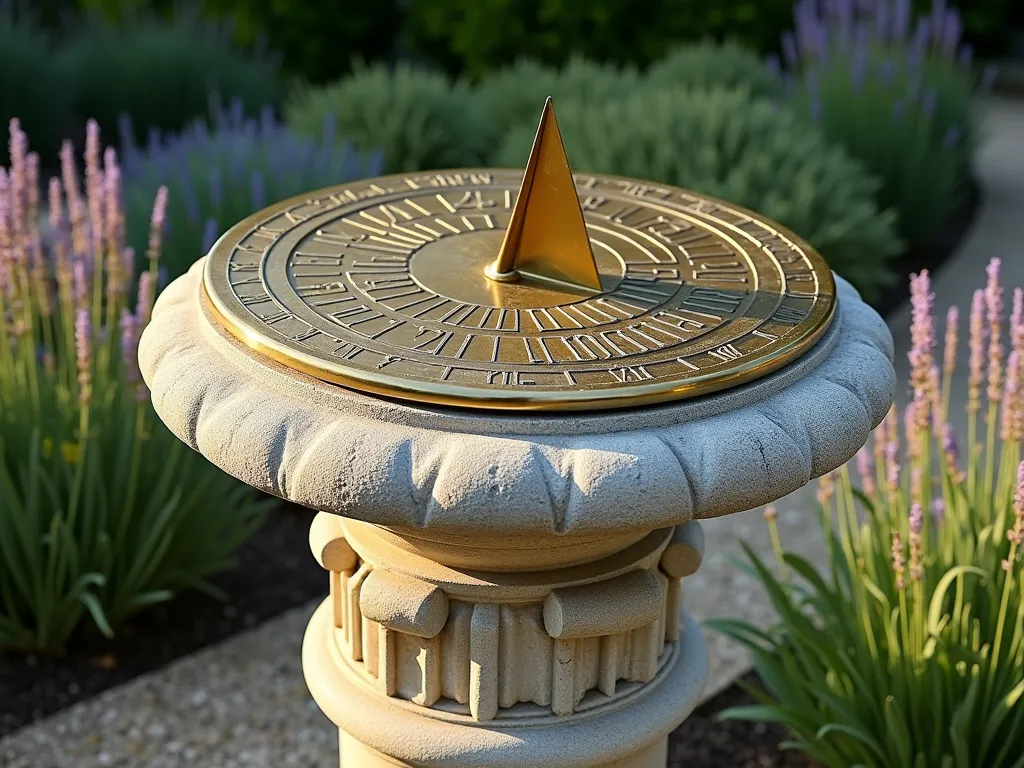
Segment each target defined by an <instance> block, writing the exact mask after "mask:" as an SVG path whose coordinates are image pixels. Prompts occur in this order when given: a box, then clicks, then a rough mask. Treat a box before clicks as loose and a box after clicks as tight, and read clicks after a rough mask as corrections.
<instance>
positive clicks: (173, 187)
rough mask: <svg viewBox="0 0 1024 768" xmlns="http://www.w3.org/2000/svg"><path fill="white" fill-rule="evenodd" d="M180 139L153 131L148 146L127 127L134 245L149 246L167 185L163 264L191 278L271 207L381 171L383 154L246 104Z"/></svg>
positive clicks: (326, 130)
mask: <svg viewBox="0 0 1024 768" xmlns="http://www.w3.org/2000/svg"><path fill="white" fill-rule="evenodd" d="M211 123H212V125H208V124H207V122H206V121H202V120H200V121H196V122H194V123H193V124H192V125H191V126H190V127H189V128H188V129H187V130H186V131H184V132H182V133H180V134H169V135H165V136H161V135H160V134H158V133H156V132H153V133H151V135H150V138H149V142H148V144H147V146H146V147H145V148H144V149H142V148H139V147H138V146H136V145H135V144H134V142H132V141H131V136H132V129H131V125H130V123H129V122H128V120H127V118H123V119H122V122H121V133H122V145H123V146H124V147H125V154H124V178H125V209H126V211H127V215H128V242H129V243H130V244H132V245H134V246H135V247H136V248H137V249H141V248H142V247H143V245H144V244H145V242H146V237H147V233H146V218H147V217H146V209H147V208H148V207H149V206H151V204H152V202H151V201H152V200H153V195H154V194H155V193H156V191H157V189H158V188H159V187H160V186H161V185H166V186H167V187H168V188H169V190H170V193H171V194H170V196H169V202H168V207H167V231H166V233H165V237H164V240H163V244H162V249H163V254H162V258H161V264H162V265H163V266H164V268H165V269H166V270H167V274H168V277H171V278H173V277H176V276H178V275H180V274H182V273H184V272H185V271H186V270H187V269H188V268H189V267H190V266H191V265H192V263H193V262H194V261H195V260H196V259H198V258H199V257H200V256H202V255H203V254H205V253H207V252H208V251H209V250H210V246H212V245H213V243H214V241H215V240H216V239H217V238H218V237H219V236H220V235H221V234H222V233H223V232H224V231H225V230H226V229H227V228H228V227H230V226H232V225H233V224H235V223H236V222H238V221H241V220H242V219H244V218H245V217H246V216H249V215H250V214H252V213H255V212H256V211H258V210H260V209H261V208H263V207H264V206H266V205H269V204H270V203H274V202H277V201H279V200H284V199H286V198H289V197H293V196H295V195H299V194H301V193H303V192H308V191H310V190H314V189H319V188H322V187H327V186H330V185H332V184H340V183H342V182H345V181H349V180H351V179H355V178H359V177H361V176H374V175H376V174H377V173H378V172H379V170H380V164H381V160H380V156H379V153H368V154H365V155H361V154H359V153H358V152H357V151H355V150H354V149H353V148H352V147H351V146H350V145H343V144H340V143H338V142H337V141H336V139H335V137H334V135H333V129H332V127H331V124H330V122H329V121H328V124H327V125H326V126H325V127H324V132H323V134H322V135H321V136H320V137H319V138H307V137H301V136H296V135H295V134H294V133H293V132H292V131H290V130H288V129H287V128H285V127H284V126H283V125H281V124H280V123H278V122H277V121H276V120H275V119H274V116H273V112H272V111H271V110H270V109H269V108H267V109H264V110H263V112H262V113H261V115H260V118H259V119H258V120H254V119H250V118H246V117H245V115H244V112H243V106H242V103H241V102H240V101H235V102H234V103H233V104H232V105H231V107H230V109H219V110H216V111H214V113H213V116H212V119H211Z"/></svg>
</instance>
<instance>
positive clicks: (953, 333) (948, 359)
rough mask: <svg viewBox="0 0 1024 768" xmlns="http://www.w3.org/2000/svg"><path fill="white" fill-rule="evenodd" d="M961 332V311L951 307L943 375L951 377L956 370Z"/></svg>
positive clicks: (948, 313)
mask: <svg viewBox="0 0 1024 768" xmlns="http://www.w3.org/2000/svg"><path fill="white" fill-rule="evenodd" d="M959 332H960V310H959V309H958V308H957V307H950V308H949V309H948V310H947V311H946V339H945V343H944V344H943V347H942V373H943V374H944V375H946V376H949V375H951V374H952V373H953V369H955V368H956V351H957V345H958V342H959Z"/></svg>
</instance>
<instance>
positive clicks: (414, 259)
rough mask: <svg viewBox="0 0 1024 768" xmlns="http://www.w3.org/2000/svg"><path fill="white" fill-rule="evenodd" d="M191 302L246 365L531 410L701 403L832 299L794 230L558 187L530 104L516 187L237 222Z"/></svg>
mask: <svg viewBox="0 0 1024 768" xmlns="http://www.w3.org/2000/svg"><path fill="white" fill-rule="evenodd" d="M203 301H204V302H205V303H206V304H207V306H208V307H209V308H211V309H212V310H213V312H214V314H216V315H217V316H219V318H220V320H221V322H222V323H223V326H224V327H225V328H227V329H228V330H229V331H230V332H231V333H232V334H234V335H235V336H237V337H238V338H239V339H241V340H243V341H244V342H245V343H246V344H247V345H249V346H250V347H251V348H254V349H255V350H257V351H259V352H261V353H263V354H265V355H267V356H269V357H272V358H274V359H276V360H277V361H278V362H281V363H284V364H285V365H287V366H289V367H291V368H294V369H298V370H300V371H303V372H305V373H307V374H310V375H312V376H315V377H316V378H319V379H322V380H325V381H329V382H333V383H336V384H340V385H343V386H345V387H348V388H350V389H355V390H360V391H363V392H368V393H372V394H376V395H384V396H387V397H391V398H398V399H400V400H406V401H416V402H423V403H433V404H443V405H451V406H461V407H467V408H485V409H499V410H500V409H520V410H537V411H545V410H548V411H569V410H594V409H604V408H622V407H630V406H639V405H645V404H650V403H658V402H664V401H669V400H677V399H683V398H690V397H694V396H697V395H704V394H707V393H710V392H714V391H716V390H720V389H723V388H726V387H730V386H735V385H737V384H741V383H744V382H747V381H750V380H752V379H756V378H759V377H762V376H764V375H766V374H768V373H770V372H772V371H774V370H776V369H778V368H780V367H782V366H785V365H786V364H787V363H789V362H791V361H793V360H794V359H796V358H797V357H799V356H800V355H801V354H803V353H804V352H805V351H807V350H808V349H809V348H810V347H811V346H813V345H814V344H815V342H817V341H818V340H819V338H820V337H821V336H822V334H823V333H824V332H825V331H826V330H827V328H828V327H829V324H830V323H831V321H832V319H833V315H834V313H835V307H836V287H835V282H834V280H833V278H832V274H831V272H830V271H829V269H828V267H827V265H826V264H825V262H824V260H823V259H822V258H821V257H820V256H819V255H818V254H817V253H816V252H815V251H814V250H813V249H812V248H811V247H810V246H809V245H808V244H807V243H805V242H803V241H802V240H801V239H800V238H799V237H797V236H796V235H794V234H793V233H790V232H788V231H787V230H785V229H784V228H782V227H780V226H778V225H777V224H774V223H772V222H771V221H768V220H767V219H764V218H762V217H760V216H758V215H757V214H755V213H752V212H750V211H747V210H744V209H742V208H739V207H737V206H734V205H731V204H729V203H726V202H723V201H721V200H716V199H712V198H708V197H705V196H702V195H699V194H696V193H693V192H689V191H685V190H682V189H677V188H674V187H669V186H664V185H658V184H653V183H650V182H646V181H639V180H634V179H627V178H621V177H615V176H605V175H598V174H575V175H574V174H573V173H572V172H571V170H570V168H569V163H568V161H567V158H566V154H565V150H564V148H563V145H562V139H561V136H560V134H559V131H558V126H557V122H556V119H555V114H554V110H553V107H552V104H551V100H550V99H549V100H548V101H547V103H546V104H545V106H544V110H543V114H542V116H541V120H540V125H539V127H538V130H537V135H536V139H535V141H534V145H533V150H532V152H531V154H530V157H529V160H528V163H527V166H526V171H525V173H524V172H523V171H521V170H503V169H477V170H474V169H469V170H458V171H446V172H439V173H422V174H401V175H393V176H386V177H382V178H376V179H369V180H363V181H360V182H356V183H352V184H346V185H343V186H337V187H332V188H328V189H325V190H321V191H319V192H316V193H314V194H312V195H306V196H303V197H299V198H293V199H291V200H287V201H285V202H282V203H280V204H278V205H276V206H273V207H271V208H269V209H266V210H264V211H261V212H260V213H257V214H255V215H254V216H252V217H250V218H248V219H246V220H244V221H242V222H240V223H239V224H238V225H237V226H235V227H233V228H232V229H231V230H230V231H228V232H227V233H226V234H225V235H224V236H223V237H222V238H221V239H220V240H219V241H218V242H217V244H216V245H215V246H214V248H213V250H212V251H211V253H210V255H209V258H208V259H207V262H206V268H205V275H204V293H203Z"/></svg>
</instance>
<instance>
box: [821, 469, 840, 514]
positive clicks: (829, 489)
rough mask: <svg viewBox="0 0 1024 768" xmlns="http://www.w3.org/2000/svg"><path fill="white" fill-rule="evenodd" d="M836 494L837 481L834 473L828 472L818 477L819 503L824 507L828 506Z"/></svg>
mask: <svg viewBox="0 0 1024 768" xmlns="http://www.w3.org/2000/svg"><path fill="white" fill-rule="evenodd" d="M835 495H836V481H835V479H834V478H833V477H832V473H831V472H828V473H826V474H824V475H822V476H821V477H820V478H819V479H818V493H817V498H818V503H819V504H821V506H823V507H827V506H828V505H829V504H830V503H831V501H832V499H833V497H834V496H835Z"/></svg>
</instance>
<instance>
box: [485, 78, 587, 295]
mask: <svg viewBox="0 0 1024 768" xmlns="http://www.w3.org/2000/svg"><path fill="white" fill-rule="evenodd" d="M485 274H486V275H487V277H489V278H490V279H491V280H497V281H500V282H509V281H514V280H518V279H520V277H527V278H534V279H537V280H545V281H550V282H555V283H562V284H566V285H571V286H575V287H577V288H586V289H589V290H592V291H600V290H601V277H600V275H599V274H598V271H597V262H596V261H595V259H594V253H593V251H592V250H591V248H590V238H589V236H588V235H587V226H586V224H585V223H584V221H583V210H582V209H581V208H580V201H579V197H578V196H577V194H576V185H575V183H574V182H573V178H572V170H571V169H570V168H569V160H568V158H567V157H566V155H565V146H564V145H563V144H562V136H561V134H560V133H559V131H558V122H557V121H556V120H555V109H554V106H553V104H552V102H551V97H550V96H549V97H548V99H547V101H545V102H544V111H543V112H542V113H541V116H540V124H539V125H538V127H537V136H536V138H534V140H533V149H532V151H531V152H530V159H529V161H528V162H527V164H526V172H525V173H524V174H523V184H522V186H521V187H520V189H519V197H518V198H517V199H516V205H515V208H514V209H513V210H512V220H511V221H510V222H509V225H508V229H507V230H505V239H504V241H503V242H502V244H501V251H500V253H499V254H498V258H497V259H496V260H495V261H494V262H493V263H492V264H490V265H488V267H487V269H486V272H485Z"/></svg>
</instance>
